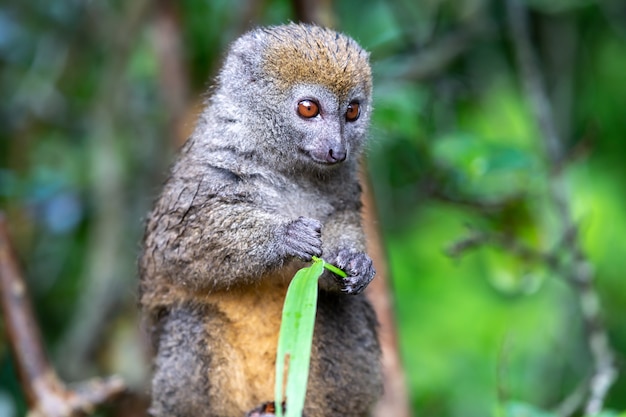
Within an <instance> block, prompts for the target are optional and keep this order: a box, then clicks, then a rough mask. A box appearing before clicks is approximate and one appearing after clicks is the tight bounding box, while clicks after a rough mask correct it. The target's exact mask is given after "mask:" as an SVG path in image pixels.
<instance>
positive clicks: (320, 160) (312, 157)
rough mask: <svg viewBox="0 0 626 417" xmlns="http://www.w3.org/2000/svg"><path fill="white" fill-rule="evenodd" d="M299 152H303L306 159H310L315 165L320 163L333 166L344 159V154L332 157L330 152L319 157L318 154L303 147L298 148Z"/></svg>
mask: <svg viewBox="0 0 626 417" xmlns="http://www.w3.org/2000/svg"><path fill="white" fill-rule="evenodd" d="M300 152H301V153H302V154H304V155H305V156H306V157H307V158H308V159H310V160H312V161H313V162H315V163H316V164H317V165H321V166H327V167H330V166H334V165H339V164H341V163H342V162H343V161H345V160H346V155H345V154H344V155H341V156H340V158H337V157H333V155H332V153H331V152H329V153H328V154H327V155H325V158H320V156H319V155H316V154H315V153H314V152H312V151H307V150H305V149H300Z"/></svg>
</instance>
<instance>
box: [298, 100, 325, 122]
mask: <svg viewBox="0 0 626 417" xmlns="http://www.w3.org/2000/svg"><path fill="white" fill-rule="evenodd" d="M298 114H299V115H300V116H302V117H304V118H306V119H311V118H313V117H315V116H317V115H318V114H320V106H319V105H318V104H317V103H316V102H314V101H313V100H302V101H301V102H299V103H298Z"/></svg>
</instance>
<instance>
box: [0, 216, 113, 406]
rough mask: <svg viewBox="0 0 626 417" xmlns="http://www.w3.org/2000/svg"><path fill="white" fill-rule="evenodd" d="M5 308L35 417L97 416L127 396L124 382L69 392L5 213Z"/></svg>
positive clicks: (0, 224)
mask: <svg viewBox="0 0 626 417" xmlns="http://www.w3.org/2000/svg"><path fill="white" fill-rule="evenodd" d="M0 306H1V308H2V316H3V318H4V326H5V328H6V332H7V339H8V342H9V345H10V347H11V351H12V353H13V358H14V360H15V367H16V369H17V371H18V374H19V378H20V382H21V385H22V388H23V390H24V393H25V395H26V401H27V403H28V407H29V416H31V417H35V416H37V417H70V416H72V417H73V416H81V415H86V414H89V413H91V412H92V411H93V410H94V409H95V407H96V406H97V405H99V404H102V403H104V402H107V401H110V400H111V399H113V398H114V397H116V396H117V395H119V394H121V393H122V392H123V391H124V390H125V386H124V383H123V382H122V380H121V378H119V377H111V378H107V379H99V378H97V379H92V380H89V381H86V382H83V383H80V384H77V385H76V386H74V387H73V388H72V389H69V388H68V387H67V386H65V384H64V383H63V382H62V381H61V380H60V379H59V377H58V376H57V374H56V372H55V370H54V369H53V368H52V366H51V365H50V362H49V360H48V358H47V356H46V352H45V351H44V348H43V343H42V338H41V333H40V331H39V327H38V325H37V322H36V321H35V315H34V313H33V308H32V305H31V303H30V299H29V297H28V291H27V288H26V284H25V282H24V278H23V276H22V273H21V271H20V269H19V267H18V262H17V258H16V257H15V254H14V252H13V248H12V247H11V243H10V240H9V233H8V228H7V224H6V220H5V217H4V214H3V213H2V212H0Z"/></svg>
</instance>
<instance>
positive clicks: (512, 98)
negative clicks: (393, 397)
mask: <svg viewBox="0 0 626 417" xmlns="http://www.w3.org/2000/svg"><path fill="white" fill-rule="evenodd" d="M521 4H522V5H523V6H524V7H527V10H528V15H527V16H528V27H529V33H528V38H527V39H528V40H530V46H531V49H532V51H534V54H535V57H536V58H537V59H536V64H537V65H536V67H535V69H537V72H536V73H535V74H534V75H533V73H532V72H531V73H530V75H529V74H528V72H527V71H526V72H525V71H524V63H526V64H528V62H529V61H528V60H526V61H524V58H523V57H522V61H521V65H520V60H519V52H520V49H524V46H523V42H522V46H520V44H519V42H518V43H516V40H517V41H519V39H518V38H519V37H520V36H519V33H518V32H516V29H515V22H516V21H518V20H516V19H518V18H519V17H520V16H521V15H513V17H512V18H511V17H510V16H509V17H508V15H507V7H506V5H505V2H502V1H495V0H493V1H489V0H463V1H455V0H390V1H376V0H367V1H363V0H360V1H356V0H342V1H339V0H337V1H334V2H333V1H330V0H325V1H319V2H307V1H287V0H264V1H261V0H258V1H254V0H235V1H224V0H219V1H218V0H214V1H210V0H184V1H167V0H159V1H148V0H135V1H132V2H129V1H121V0H117V1H114V0H108V1H105V0H98V1H86V0H64V1H54V2H52V1H46V0H20V1H17V0H15V1H8V2H3V3H2V4H0V97H1V98H2V100H1V101H0V209H2V210H3V211H4V212H5V213H6V216H7V219H8V221H9V227H10V231H11V234H12V238H13V241H14V245H15V247H16V250H17V253H18V254H19V258H20V261H21V264H22V266H23V268H24V271H25V275H26V278H27V281H28V285H29V288H30V292H31V295H32V298H33V302H34V305H35V309H36V313H37V317H38V320H39V321H40V324H41V327H42V331H43V334H44V339H45V344H46V347H47V349H48V351H49V352H50V356H51V358H52V360H53V362H54V364H55V367H56V368H57V371H58V372H59V373H60V375H61V376H62V377H63V378H64V379H65V380H66V381H76V380H80V379H84V378H87V377H90V376H94V375H108V374H112V373H117V374H121V375H122V376H123V377H124V378H125V380H126V381H127V382H128V384H129V385H130V386H131V387H132V388H133V389H134V390H135V392H137V393H139V394H141V393H143V392H145V378H146V369H147V365H146V360H145V355H144V354H145V348H144V347H143V346H144V345H143V344H142V338H141V334H140V332H139V326H138V315H137V311H136V283H137V278H136V258H137V255H138V252H139V249H140V244H141V235H142V228H143V221H144V219H145V217H146V215H147V213H148V211H149V209H150V205H151V203H152V201H153V199H154V198H155V197H156V195H157V193H158V191H159V187H160V184H161V183H162V181H163V179H164V177H165V175H166V172H167V167H168V165H169V163H170V162H171V161H172V158H173V156H174V155H175V151H176V149H177V147H178V146H179V145H180V144H181V143H182V141H184V138H185V136H186V134H188V132H189V131H190V130H191V129H192V128H193V123H194V122H193V120H194V117H195V115H196V114H197V112H198V108H199V107H198V106H199V105H200V104H201V102H202V98H203V96H204V95H205V92H206V89H207V87H208V86H209V85H210V82H211V81H210V80H211V77H213V76H214V75H215V72H216V70H217V68H219V64H220V60H221V58H222V57H223V53H224V51H225V48H227V46H228V44H229V43H230V42H231V41H232V40H233V39H234V38H236V37H237V36H238V35H239V34H241V33H242V32H244V31H246V30H247V29H248V28H250V27H252V26H255V25H266V24H279V23H284V22H287V21H295V20H298V19H307V20H315V21H318V22H321V23H324V24H327V25H333V26H334V27H336V28H338V29H340V30H342V31H344V32H346V33H348V34H350V35H351V36H352V37H354V38H355V39H357V40H358V41H359V42H360V43H361V44H362V45H363V46H364V47H365V48H366V49H368V50H369V51H370V52H371V60H372V62H373V67H374V76H375V98H374V100H375V115H374V118H373V126H372V129H371V141H370V144H369V146H368V155H367V167H368V177H369V182H370V184H371V190H373V196H374V198H375V201H376V209H377V216H376V218H369V219H368V221H372V222H375V225H376V226H377V227H378V230H379V231H380V232H381V236H382V242H383V247H384V248H385V252H386V254H387V261H388V265H389V272H390V274H389V286H390V288H391V294H392V297H393V301H394V302H393V305H392V307H393V312H394V314H395V317H396V321H397V328H396V330H397V333H398V340H399V347H400V353H401V359H402V364H403V368H404V372H405V375H406V383H407V389H408V393H409V398H410V406H411V409H412V410H413V412H414V413H415V415H419V416H433V417H434V416H458V417H485V416H518V417H522V416H528V417H531V416H556V415H572V414H573V415H582V412H581V411H580V410H581V409H582V404H583V403H584V397H585V389H586V388H588V387H589V386H591V385H590V383H589V382H588V378H589V377H590V376H591V375H592V374H593V369H594V366H595V364H597V362H598V357H597V355H596V357H594V352H593V351H592V350H590V339H591V338H592V336H593V335H597V334H600V335H603V334H605V335H606V336H607V337H608V339H607V340H608V342H609V343H610V349H611V351H612V352H614V354H615V356H614V359H615V362H614V363H615V366H616V370H617V379H616V380H615V384H614V385H613V386H612V387H611V389H610V391H609V393H608V397H607V398H606V402H605V405H604V409H605V411H604V414H603V415H605V416H612V415H617V413H618V412H620V411H621V412H623V411H624V410H626V378H625V377H624V371H625V369H624V353H625V352H626V316H625V313H626V308H625V307H626V281H625V275H626V243H625V238H626V164H625V163H624V159H625V158H626V140H625V139H626V136H625V135H626V3H624V2H623V1H622V0H528V1H526V2H524V1H522V3H521ZM530 62H531V63H532V62H534V61H533V60H531V61H530ZM526 69H528V68H526ZM533 80H540V81H542V83H540V88H539V90H538V91H539V93H543V94H544V95H545V98H547V100H548V102H549V105H550V107H549V109H551V111H550V112H545V111H541V109H539V111H537V110H538V109H537V102H536V101H533V97H534V98H537V95H536V94H535V96H533V89H532V85H531V88H530V89H529V88H528V86H529V81H530V84H532V81H533ZM541 85H542V86H543V87H541ZM534 91H535V93H536V92H537V90H536V89H535V90H534ZM529 93H530V94H529ZM539 96H541V94H540V95H539ZM537 114H540V115H542V116H544V117H547V119H548V121H547V122H546V123H547V126H552V128H553V129H552V130H553V133H554V136H555V137H556V138H557V141H558V142H559V144H560V147H561V150H560V152H557V154H556V157H554V155H552V157H551V155H550V152H549V151H547V150H546V145H545V144H546V136H547V132H549V130H550V129H549V128H548V129H547V130H546V125H545V124H544V125H541V123H538V121H539V120H540V119H542V117H539V118H538V117H537ZM583 267H584V268H583ZM581 268H582V269H581ZM581 271H582V272H581ZM578 273H582V274H583V275H584V278H588V279H592V284H591V286H589V285H586V284H585V285H572V277H574V276H577V274H578ZM590 294H591V295H590ZM596 296H597V298H596ZM589 297H591V298H589ZM596 299H597V300H598V301H599V306H600V309H601V311H600V312H599V313H597V314H596V313H594V312H593V309H591V310H590V311H591V315H590V313H589V312H587V313H583V311H585V310H581V305H582V306H585V303H586V302H587V304H588V303H589V300H591V301H590V302H591V303H593V302H594V301H595V300H596ZM581 300H583V302H581ZM585 300H586V301H585ZM598 318H601V321H598V320H597V319H598ZM1 326H2V325H1V324H0V416H22V415H24V413H25V411H26V408H25V407H26V405H25V400H24V396H23V394H22V393H21V389H20V386H19V383H18V382H17V379H16V374H15V367H14V365H13V363H12V361H11V357H10V352H9V350H8V347H7V340H6V336H5V334H4V332H3V331H2V327H1ZM598 329H599V333H598ZM604 331H606V333H604ZM594 332H595V333H594ZM607 352H609V351H608V350H605V351H604V353H605V354H607ZM601 353H602V352H601ZM605 356H606V355H605ZM608 357H610V356H608ZM600 359H601V358H600ZM581 393H582V394H581ZM579 394H580V395H579ZM571 404H574V405H575V406H574V407H570V408H568V407H569V406H570V405H571ZM139 408H140V406H135V407H134V408H133V406H127V407H118V408H117V409H116V408H112V409H109V410H108V411H106V410H105V411H101V413H104V414H105V415H117V416H122V415H125V416H127V415H135V414H133V413H136V412H137V411H136V410H137V409H139ZM129 410H133V411H129ZM611 410H612V411H611ZM558 413H560V414H558Z"/></svg>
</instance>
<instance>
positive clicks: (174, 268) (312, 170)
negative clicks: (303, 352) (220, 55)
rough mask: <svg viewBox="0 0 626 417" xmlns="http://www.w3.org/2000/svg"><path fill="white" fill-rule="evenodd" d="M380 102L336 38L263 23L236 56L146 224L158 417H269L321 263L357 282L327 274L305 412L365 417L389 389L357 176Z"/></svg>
mask: <svg viewBox="0 0 626 417" xmlns="http://www.w3.org/2000/svg"><path fill="white" fill-rule="evenodd" d="M371 94H372V79H371V70H370V66H369V63H368V54H367V53H366V52H365V51H364V50H363V49H362V48H361V47H360V46H359V45H358V44H357V43H356V42H355V41H354V40H352V39H351V38H349V37H347V36H345V35H342V34H340V33H337V32H334V31H332V30H329V29H325V28H321V27H317V26H310V25H302V24H288V25H285V26H277V27H269V28H260V29H256V30H253V31H251V32H249V33H247V34H245V35H243V36H242V37H241V38H239V39H238V40H237V41H236V42H234V44H233V45H232V46H231V48H230V51H229V52H228V54H227V56H226V60H225V63H224V65H223V68H222V70H221V72H220V73H219V76H218V77H217V80H216V85H215V88H214V91H213V93H212V95H211V97H210V98H209V99H208V100H207V102H206V107H205V108H204V110H203V112H202V114H201V115H200V117H199V120H198V122H197V126H196V128H195V131H194V132H193V134H192V135H191V137H190V138H189V140H188V141H187V142H186V144H185V145H184V147H183V148H182V150H181V153H180V156H179V158H178V160H177V162H176V163H175V164H174V166H173V168H172V170H171V173H170V175H169V178H168V179H167V181H166V183H165V186H164V189H163V192H162V193H161V195H160V197H159V199H158V201H157V202H156V205H155V207H154V209H153V211H152V213H151V214H150V217H149V220H148V223H147V228H146V234H145V242H144V249H143V254H142V256H141V259H140V274H141V282H140V297H141V299H140V303H141V307H142V309H143V312H144V315H145V317H146V319H147V320H146V322H147V325H148V329H149V332H150V334H151V336H152V340H153V345H154V348H155V359H154V377H153V380H152V405H151V408H150V413H151V414H152V415H153V416H156V417H162V416H178V417H183V416H189V417H192V416H193V417H204V416H206V417H208V416H216V417H217V416H219V417H230V416H233V417H242V416H244V415H245V414H246V412H248V413H249V415H259V414H260V413H261V412H260V411H258V410H257V411H252V412H250V410H251V409H254V407H256V406H258V404H261V403H263V402H267V401H272V399H273V396H274V395H273V394H274V390H273V386H274V364H275V356H276V344H277V339H278V329H279V326H280V317H281V310H282V305H283V301H284V297H285V292H286V289H287V286H288V284H289V281H290V279H291V278H292V277H293V275H294V274H295V272H296V271H297V270H298V269H299V268H301V267H303V266H305V265H306V262H307V261H310V260H311V257H312V256H323V257H324V259H325V260H326V261H328V262H330V263H333V264H335V265H336V266H338V267H340V268H342V269H344V270H345V271H346V272H347V273H348V278H346V279H341V278H340V277H338V276H336V275H334V274H332V273H331V272H328V271H326V272H325V273H324V274H323V275H322V277H321V278H320V282H319V285H320V292H319V301H318V311H317V318H316V323H315V334H314V340H313V349H312V358H311V370H310V376H309V385H308V391H307V397H306V403H305V410H304V415H305V416H306V417H323V416H348V417H351V416H354V417H357V416H359V417H361V416H367V415H369V413H370V410H371V408H372V406H373V404H374V403H375V401H376V400H377V398H378V397H379V395H380V393H381V391H382V383H381V376H380V363H379V362H380V348H379V344H378V340H377V334H376V333H377V331H376V327H377V321H376V317H375V314H374V311H373V310H372V307H371V306H370V303H369V302H368V300H367V299H366V298H365V296H364V295H363V294H362V293H361V292H362V290H363V289H364V288H365V287H366V286H367V285H368V283H369V282H370V281H371V280H372V278H373V277H374V274H375V271H374V268H373V267H372V261H371V259H370V258H369V256H368V255H366V254H365V253H364V248H365V247H364V236H363V230H362V227H361V214H360V208H361V203H360V194H361V187H360V185H359V182H358V178H357V171H358V162H359V154H360V151H361V148H362V145H363V142H364V141H365V138H366V134H367V129H368V125H369V121H370V115H371V111H372V105H371ZM287 401H288V400H287ZM287 407H288V402H287Z"/></svg>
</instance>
